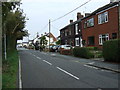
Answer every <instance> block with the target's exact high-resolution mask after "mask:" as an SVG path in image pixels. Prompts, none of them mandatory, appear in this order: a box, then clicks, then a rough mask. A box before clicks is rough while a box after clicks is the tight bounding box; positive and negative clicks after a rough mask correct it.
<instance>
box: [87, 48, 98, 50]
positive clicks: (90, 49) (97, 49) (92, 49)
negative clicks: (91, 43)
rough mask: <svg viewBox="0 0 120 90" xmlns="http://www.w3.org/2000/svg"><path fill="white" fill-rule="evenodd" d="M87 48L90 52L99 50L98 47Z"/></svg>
mask: <svg viewBox="0 0 120 90" xmlns="http://www.w3.org/2000/svg"><path fill="white" fill-rule="evenodd" d="M86 48H87V49H89V50H98V48H97V47H86Z"/></svg>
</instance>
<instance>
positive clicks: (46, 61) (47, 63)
mask: <svg viewBox="0 0 120 90" xmlns="http://www.w3.org/2000/svg"><path fill="white" fill-rule="evenodd" d="M43 61H44V62H46V63H47V64H49V65H52V64H51V63H50V62H48V61H46V60H43Z"/></svg>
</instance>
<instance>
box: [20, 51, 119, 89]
mask: <svg viewBox="0 0 120 90" xmlns="http://www.w3.org/2000/svg"><path fill="white" fill-rule="evenodd" d="M19 55H20V61H21V75H22V78H21V83H22V88H97V89H96V90H98V89H100V88H118V75H119V73H117V72H114V71H110V70H105V69H102V68H99V67H95V66H92V65H98V63H99V65H100V64H101V66H104V67H105V66H107V67H111V68H112V67H114V68H115V67H117V66H118V65H116V64H112V65H111V64H107V63H106V64H104V62H102V61H98V60H90V59H84V58H77V57H73V56H67V55H61V54H59V53H48V52H40V51H34V50H23V49H21V50H19ZM102 90H103V89H102ZM114 90H115V89H114Z"/></svg>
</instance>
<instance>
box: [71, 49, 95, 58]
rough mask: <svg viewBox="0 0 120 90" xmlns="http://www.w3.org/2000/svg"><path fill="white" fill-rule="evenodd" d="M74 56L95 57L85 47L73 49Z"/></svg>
mask: <svg viewBox="0 0 120 90" xmlns="http://www.w3.org/2000/svg"><path fill="white" fill-rule="evenodd" d="M73 55H74V56H76V57H82V58H93V57H94V55H93V54H92V53H91V52H90V51H89V49H88V48H85V47H75V48H74V49H73Z"/></svg>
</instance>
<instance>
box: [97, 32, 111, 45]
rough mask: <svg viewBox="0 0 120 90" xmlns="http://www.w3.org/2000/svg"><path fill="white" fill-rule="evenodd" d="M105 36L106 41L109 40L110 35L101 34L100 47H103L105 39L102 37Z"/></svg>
mask: <svg viewBox="0 0 120 90" xmlns="http://www.w3.org/2000/svg"><path fill="white" fill-rule="evenodd" d="M103 35H105V39H106V41H108V40H109V34H101V35H99V45H103V37H102V36H103Z"/></svg>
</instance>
